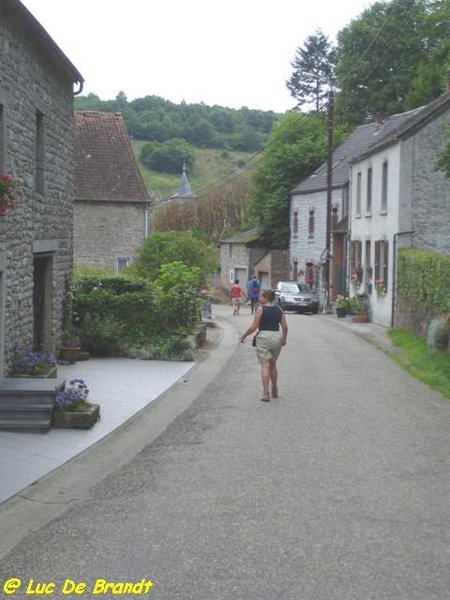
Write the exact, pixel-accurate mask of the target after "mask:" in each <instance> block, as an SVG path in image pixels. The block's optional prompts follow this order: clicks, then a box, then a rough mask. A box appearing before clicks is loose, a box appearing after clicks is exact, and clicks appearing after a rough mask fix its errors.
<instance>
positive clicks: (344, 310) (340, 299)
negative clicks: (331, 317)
mask: <svg viewBox="0 0 450 600" xmlns="http://www.w3.org/2000/svg"><path fill="white" fill-rule="evenodd" d="M349 309H350V298H346V297H345V296H341V295H339V296H337V298H336V315H337V317H338V318H339V319H343V318H344V317H346V316H347V315H348V314H349V312H350V310H349Z"/></svg>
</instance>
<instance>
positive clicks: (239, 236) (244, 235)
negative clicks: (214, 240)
mask: <svg viewBox="0 0 450 600" xmlns="http://www.w3.org/2000/svg"><path fill="white" fill-rule="evenodd" d="M259 237H260V236H259V234H258V231H257V229H256V228H253V229H248V230H247V231H241V232H239V233H236V234H234V235H232V236H230V237H228V238H225V239H223V240H219V242H220V243H221V244H251V243H252V242H256V241H257V240H258V239H259Z"/></svg>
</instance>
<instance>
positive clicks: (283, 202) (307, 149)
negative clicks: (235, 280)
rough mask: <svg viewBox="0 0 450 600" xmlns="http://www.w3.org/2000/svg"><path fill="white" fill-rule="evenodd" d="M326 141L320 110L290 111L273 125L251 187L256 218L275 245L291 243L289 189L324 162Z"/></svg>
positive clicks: (278, 246) (253, 212)
mask: <svg viewBox="0 0 450 600" xmlns="http://www.w3.org/2000/svg"><path fill="white" fill-rule="evenodd" d="M339 136H340V134H339V131H338V128H336V138H339ZM327 143H328V142H327V130H326V119H325V117H324V115H322V114H320V113H312V114H309V115H305V114H302V113H298V112H291V113H287V114H286V115H285V116H284V117H282V118H281V119H280V120H279V121H278V122H277V123H276V125H275V126H274V128H273V131H272V134H271V136H270V139H269V142H268V144H267V146H266V148H265V150H264V153H263V160H262V161H261V162H260V164H259V166H258V167H257V169H256V171H255V173H254V177H253V182H252V190H251V212H252V215H253V218H254V220H255V222H256V223H257V225H258V227H259V229H260V231H261V233H262V235H263V237H264V238H265V240H266V242H267V243H268V244H269V245H270V246H271V247H272V248H286V247H287V245H288V244H289V207H290V192H291V190H292V189H293V187H294V186H295V185H297V184H298V183H299V182H300V181H302V180H303V179H304V178H305V177H307V176H308V175H310V174H311V173H312V172H313V171H314V169H316V168H317V167H318V166H319V165H320V164H321V163H322V162H323V161H324V159H325V156H326V152H327Z"/></svg>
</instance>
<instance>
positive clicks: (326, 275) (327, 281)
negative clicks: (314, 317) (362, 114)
mask: <svg viewBox="0 0 450 600" xmlns="http://www.w3.org/2000/svg"><path fill="white" fill-rule="evenodd" d="M327 127H328V156H327V205H326V211H327V215H326V217H327V218H326V233H325V264H324V270H323V287H324V290H325V295H324V303H323V312H324V313H327V312H329V310H330V300H331V299H330V288H331V268H330V267H331V204H332V197H333V131H334V90H332V89H331V88H330V90H329V92H328V115H327Z"/></svg>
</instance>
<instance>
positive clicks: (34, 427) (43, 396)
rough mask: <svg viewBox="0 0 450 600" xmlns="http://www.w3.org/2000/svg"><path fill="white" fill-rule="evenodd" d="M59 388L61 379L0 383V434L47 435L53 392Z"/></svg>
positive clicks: (8, 379) (13, 379)
mask: <svg viewBox="0 0 450 600" xmlns="http://www.w3.org/2000/svg"><path fill="white" fill-rule="evenodd" d="M63 384H64V380H63V379H62V380H57V379H45V378H33V377H30V378H28V377H27V378H22V377H12V378H5V379H0V430H1V431H26V432H33V431H36V432H46V431H48V430H49V429H50V427H51V425H52V413H53V407H54V404H55V397H56V389H57V388H59V387H60V386H61V385H63Z"/></svg>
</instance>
